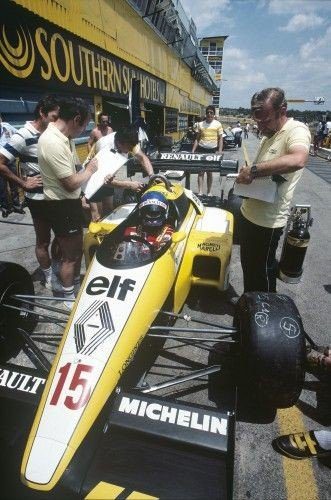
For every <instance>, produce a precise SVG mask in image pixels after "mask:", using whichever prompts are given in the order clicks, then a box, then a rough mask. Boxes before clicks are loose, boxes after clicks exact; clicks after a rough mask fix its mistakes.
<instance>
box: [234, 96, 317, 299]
mask: <svg viewBox="0 0 331 500" xmlns="http://www.w3.org/2000/svg"><path fill="white" fill-rule="evenodd" d="M251 111H252V117H253V118H254V120H255V121H256V123H257V124H258V128H259V131H260V132H261V133H262V135H263V139H262V141H261V143H260V145H259V149H258V152H257V155H256V157H255V160H254V162H253V165H252V166H251V167H249V166H247V165H245V166H243V167H241V169H240V171H239V175H238V177H237V182H238V183H243V184H250V183H251V182H254V179H256V178H260V177H272V178H273V180H275V181H276V182H277V192H276V198H275V200H274V202H272V203H269V202H265V201H261V200H257V199H254V198H247V199H245V200H244V201H243V203H242V206H241V219H240V227H239V238H240V257H241V265H242V269H243V274H244V291H245V292H250V291H266V292H276V277H277V262H276V250H277V245H278V242H279V238H280V236H281V234H282V232H283V228H284V226H285V225H286V222H287V217H288V213H289V208H290V204H291V201H292V198H293V193H294V189H295V187H296V185H297V182H298V181H299V179H300V177H301V175H302V172H303V168H304V166H305V164H306V162H307V160H308V155H309V147H310V132H309V129H308V127H307V126H306V125H305V124H304V123H302V122H299V121H296V120H293V118H288V117H287V116H286V112H287V103H286V99H285V95H284V91H283V90H282V89H279V88H274V87H273V88H267V89H264V90H262V91H261V92H257V93H256V94H254V95H253V97H252V100H251Z"/></svg>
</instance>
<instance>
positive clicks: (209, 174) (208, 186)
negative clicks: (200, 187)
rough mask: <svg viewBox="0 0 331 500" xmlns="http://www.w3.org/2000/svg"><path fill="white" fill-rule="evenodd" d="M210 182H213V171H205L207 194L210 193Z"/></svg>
mask: <svg viewBox="0 0 331 500" xmlns="http://www.w3.org/2000/svg"><path fill="white" fill-rule="evenodd" d="M212 183H213V172H207V196H208V195H210V194H211V185H212Z"/></svg>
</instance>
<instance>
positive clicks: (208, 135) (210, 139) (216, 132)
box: [195, 120, 223, 149]
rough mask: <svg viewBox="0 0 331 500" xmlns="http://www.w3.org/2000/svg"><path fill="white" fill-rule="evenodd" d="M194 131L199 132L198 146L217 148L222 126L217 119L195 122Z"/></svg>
mask: <svg viewBox="0 0 331 500" xmlns="http://www.w3.org/2000/svg"><path fill="white" fill-rule="evenodd" d="M195 131H196V132H198V133H199V134H200V138H199V146H201V147H203V148H206V149H214V148H217V145H218V138H219V137H220V136H221V135H222V134H223V127H222V124H221V123H220V122H219V121H218V120H213V121H211V122H210V123H208V122H206V121H203V122H199V123H198V124H197V126H196V128H195Z"/></svg>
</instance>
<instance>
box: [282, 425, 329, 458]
mask: <svg viewBox="0 0 331 500" xmlns="http://www.w3.org/2000/svg"><path fill="white" fill-rule="evenodd" d="M273 445H274V448H275V449H276V450H277V451H279V452H280V453H282V454H283V455H285V456H287V457H289V458H294V459H296V460H302V459H303V458H312V457H315V458H323V457H330V456H331V450H324V449H323V448H322V447H321V446H320V445H319V444H318V442H317V439H316V438H315V434H314V431H310V432H298V433H296V434H288V435H284V436H279V437H278V438H276V439H274V440H273Z"/></svg>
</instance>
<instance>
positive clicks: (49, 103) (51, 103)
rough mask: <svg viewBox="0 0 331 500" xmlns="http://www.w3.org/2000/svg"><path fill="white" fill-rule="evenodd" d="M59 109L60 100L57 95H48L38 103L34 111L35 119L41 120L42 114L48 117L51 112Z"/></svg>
mask: <svg viewBox="0 0 331 500" xmlns="http://www.w3.org/2000/svg"><path fill="white" fill-rule="evenodd" d="M58 107H59V100H58V98H57V97H56V96H55V95H46V96H45V97H43V98H42V99H40V101H38V103H37V106H36V107H35V109H34V112H33V115H34V119H35V120H38V118H40V113H42V114H43V115H48V113H49V112H50V111H54V110H55V109H57V108H58Z"/></svg>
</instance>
